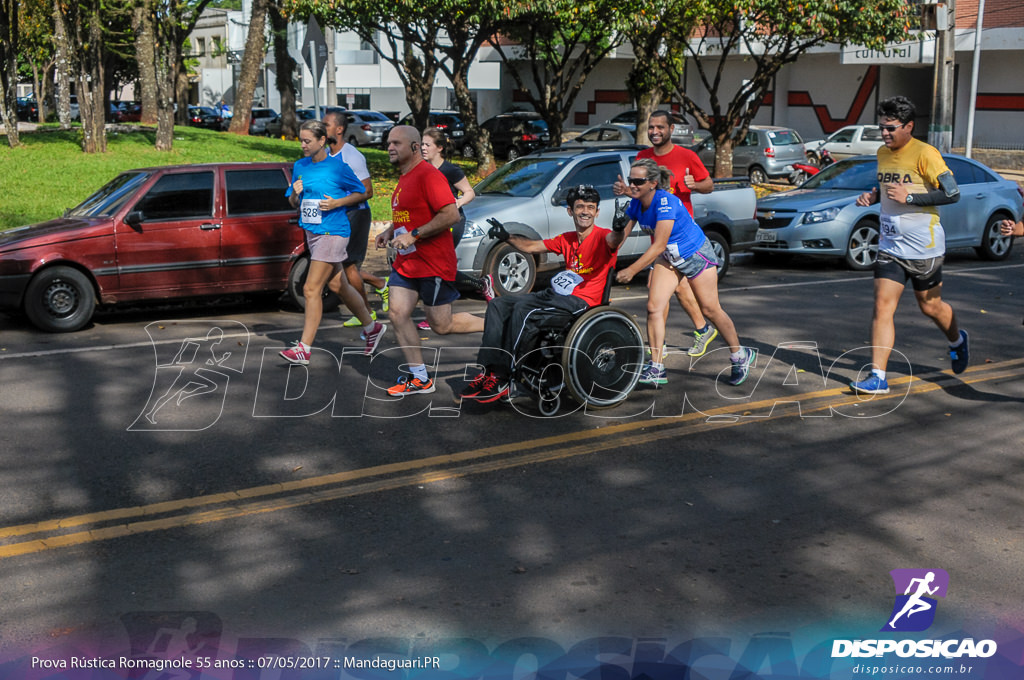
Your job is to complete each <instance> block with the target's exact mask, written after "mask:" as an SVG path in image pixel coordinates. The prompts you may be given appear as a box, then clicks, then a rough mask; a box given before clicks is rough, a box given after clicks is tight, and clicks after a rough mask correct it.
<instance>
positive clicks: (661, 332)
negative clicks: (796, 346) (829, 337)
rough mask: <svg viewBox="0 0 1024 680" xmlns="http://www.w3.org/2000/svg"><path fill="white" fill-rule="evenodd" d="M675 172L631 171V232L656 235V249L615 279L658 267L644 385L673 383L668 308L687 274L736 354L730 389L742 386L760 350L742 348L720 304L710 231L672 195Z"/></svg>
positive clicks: (645, 162)
mask: <svg viewBox="0 0 1024 680" xmlns="http://www.w3.org/2000/svg"><path fill="white" fill-rule="evenodd" d="M669 172H670V171H669V170H668V169H666V168H664V167H662V166H660V165H658V164H657V163H655V162H654V161H653V160H651V159H649V158H645V159H642V160H638V161H636V162H635V163H633V165H632V166H631V167H630V169H629V180H628V182H629V188H628V194H629V196H631V197H632V199H633V200H631V201H630V202H629V207H628V208H627V209H626V216H627V217H628V218H629V224H628V225H627V226H626V233H629V232H630V231H631V230H632V229H633V225H634V224H639V225H640V229H641V230H642V231H644V232H647V233H649V234H650V235H651V247H650V248H648V249H647V250H646V252H644V254H643V255H641V256H640V259H639V260H637V261H636V262H634V263H633V264H631V265H629V266H628V267H626V268H625V269H622V270H620V271H619V272H618V273H617V274H616V275H615V278H616V280H617V281H618V282H619V283H629V282H630V281H631V280H633V277H634V276H636V275H637V274H639V273H640V272H642V271H643V270H645V269H646V268H647V267H648V266H650V265H652V264H653V265H654V267H653V269H652V270H651V274H650V276H651V280H650V292H649V293H648V298H647V341H648V342H649V343H650V347H651V361H650V362H649V363H648V364H647V365H646V366H644V369H643V373H641V375H640V382H641V383H643V384H645V385H664V384H665V383H667V382H668V378H667V377H666V373H665V365H664V363H663V356H662V354H663V350H662V347H663V344H664V342H665V310H666V309H668V303H669V300H671V299H672V294H673V291H675V289H676V286H677V285H679V281H680V280H681V279H682V277H683V276H685V277H686V278H687V279H689V281H690V287H691V288H692V289H693V294H694V296H695V297H696V298H697V302H698V303H699V304H700V308H701V312H703V314H704V316H706V317H707V318H708V319H710V320H711V323H713V324H714V325H715V328H717V329H718V330H719V332H720V333H721V334H722V338H723V339H724V340H725V342H726V343H727V344H728V345H729V350H730V351H731V355H730V357H729V358H730V359H731V362H732V372H731V374H730V376H729V384H730V385H739V384H741V383H743V381H744V380H746V379H747V376H748V375H749V374H750V368H751V366H753V365H754V361H755V359H756V358H757V350H755V349H754V348H752V347H741V346H740V339H739V336H738V335H737V334H736V327H735V326H734V325H733V323H732V319H730V318H729V315H728V314H726V313H725V310H724V309H722V305H721V304H720V303H719V301H718V259H717V256H716V255H715V251H714V249H713V248H712V247H711V243H710V242H709V241H708V239H707V236H705V235H704V232H703V231H702V230H701V228H700V227H699V226H698V225H697V223H696V222H694V221H693V217H691V216H690V213H689V211H688V210H687V209H686V206H684V205H683V203H682V201H680V200H679V199H678V198H676V197H675V196H673V195H672V194H671V193H669V192H668V187H669V179H670V177H669Z"/></svg>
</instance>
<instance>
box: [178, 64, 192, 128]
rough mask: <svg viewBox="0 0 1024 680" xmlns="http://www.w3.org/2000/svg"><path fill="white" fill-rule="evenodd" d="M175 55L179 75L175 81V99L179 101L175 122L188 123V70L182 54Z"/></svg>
mask: <svg viewBox="0 0 1024 680" xmlns="http://www.w3.org/2000/svg"><path fill="white" fill-rule="evenodd" d="M175 57H176V58H177V64H176V65H175V67H176V70H177V73H178V75H177V78H176V79H175V81H174V101H175V102H177V104H178V107H177V109H176V110H175V112H174V123H175V124H176V125H188V107H189V101H188V89H189V83H188V71H187V70H186V69H185V62H184V60H183V59H181V57H180V55H178V54H175Z"/></svg>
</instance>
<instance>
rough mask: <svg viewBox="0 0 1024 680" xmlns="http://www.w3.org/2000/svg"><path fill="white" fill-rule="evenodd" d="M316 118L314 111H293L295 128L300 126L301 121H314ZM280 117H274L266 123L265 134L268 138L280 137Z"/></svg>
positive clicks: (281, 124)
mask: <svg viewBox="0 0 1024 680" xmlns="http://www.w3.org/2000/svg"><path fill="white" fill-rule="evenodd" d="M315 118H316V111H314V110H313V109H295V124H296V126H298V125H302V123H303V121H307V120H314V119H315ZM283 124H284V123H283V121H282V120H281V116H275V117H274V118H271V119H270V120H268V121H267V124H266V133H267V136H268V137H280V136H281V128H282V126H283Z"/></svg>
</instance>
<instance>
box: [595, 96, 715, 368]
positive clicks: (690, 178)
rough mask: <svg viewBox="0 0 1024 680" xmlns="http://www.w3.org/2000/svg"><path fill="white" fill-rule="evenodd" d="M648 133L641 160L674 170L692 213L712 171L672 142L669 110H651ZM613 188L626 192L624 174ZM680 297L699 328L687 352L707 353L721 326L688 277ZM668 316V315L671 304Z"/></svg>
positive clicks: (675, 184) (674, 187) (676, 188)
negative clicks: (710, 319)
mask: <svg viewBox="0 0 1024 680" xmlns="http://www.w3.org/2000/svg"><path fill="white" fill-rule="evenodd" d="M647 137H648V138H649V139H650V140H651V148H649V149H643V150H642V151H640V153H638V154H637V155H636V158H637V160H640V159H642V158H650V159H652V160H653V161H654V162H655V163H657V164H658V165H660V166H662V167H665V168H668V169H669V170H671V171H672V180H671V184H670V185H669V188H670V190H671V191H672V193H673V194H675V195H676V196H677V197H678V198H679V200H681V201H682V202H683V205H685V206H686V209H687V210H688V211H690V215H691V216H692V215H693V202H692V201H691V200H690V195H691V194H692V193H693V192H694V191H696V192H697V193H700V194H710V193H711V190H712V189H714V182H713V181H712V179H711V175H710V174H708V171H707V168H705V167H704V164H703V163H701V161H700V158H699V157H698V156H697V154H695V153H694V152H693V151H690V150H689V149H687V148H684V147H681V146H676V145H675V144H673V143H672V121H671V119H670V117H669V113H668V111H663V110H660V109H659V110H657V111H655V112H654V113H652V114H651V116H650V118H648V120H647ZM612 191H613V193H615V195H616V196H622V195H624V194H625V193H626V183H625V181H623V179H622V176H621V175H620V176H619V179H618V181H617V182H615V184H614V185H613V186H612ZM676 299H677V300H679V304H680V305H681V306H682V308H683V311H685V312H686V314H687V316H689V317H690V320H691V321H692V322H693V327H694V329H695V330H694V332H693V336H694V340H693V346H692V347H690V349H689V350H687V352H686V353H687V354H688V355H690V356H692V357H699V356H704V353H705V352H707V348H708V345H710V344H711V341H712V340H714V339H715V338H716V337H718V329H717V328H715V327H714V326H712V325H711V324H710V323H708V321H707V319H705V318H704V314H703V312H702V311H701V308H700V305H699V304H698V303H697V298H696V297H694V295H693V291H692V290H690V283H689V281H687V279H686V277H683V278H682V280H681V281H680V282H679V286H678V287H677V288H676ZM665 317H666V318H668V309H667V308H666V309H665Z"/></svg>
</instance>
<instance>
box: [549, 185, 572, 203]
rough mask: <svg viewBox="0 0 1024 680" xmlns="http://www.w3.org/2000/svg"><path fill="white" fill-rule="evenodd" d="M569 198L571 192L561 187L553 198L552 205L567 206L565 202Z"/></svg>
mask: <svg viewBox="0 0 1024 680" xmlns="http://www.w3.org/2000/svg"><path fill="white" fill-rule="evenodd" d="M568 197H569V190H568V189H565V188H563V187H559V188H558V191H556V192H555V195H554V196H552V197H551V205H565V200H566V199H567V198H568Z"/></svg>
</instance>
